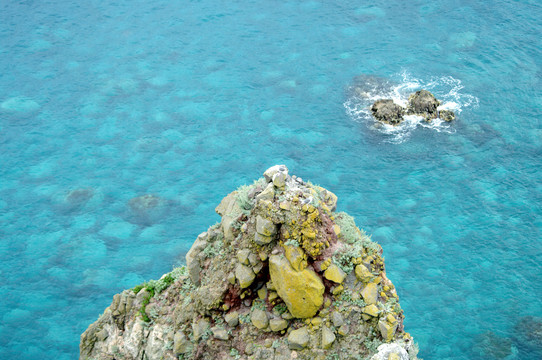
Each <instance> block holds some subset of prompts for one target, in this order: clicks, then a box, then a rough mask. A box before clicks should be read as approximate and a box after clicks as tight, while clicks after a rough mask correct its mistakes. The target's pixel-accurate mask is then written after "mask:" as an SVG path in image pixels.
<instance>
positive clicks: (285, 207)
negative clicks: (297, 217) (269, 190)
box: [279, 201, 291, 210]
mask: <svg viewBox="0 0 542 360" xmlns="http://www.w3.org/2000/svg"><path fill="white" fill-rule="evenodd" d="M290 205H291V203H290V202H289V201H283V202H281V203H280V204H279V206H280V208H281V209H283V210H290Z"/></svg>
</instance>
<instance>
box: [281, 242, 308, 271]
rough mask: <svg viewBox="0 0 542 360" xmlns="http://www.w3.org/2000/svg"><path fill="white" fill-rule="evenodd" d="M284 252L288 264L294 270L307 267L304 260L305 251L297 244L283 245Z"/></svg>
mask: <svg viewBox="0 0 542 360" xmlns="http://www.w3.org/2000/svg"><path fill="white" fill-rule="evenodd" d="M284 252H285V254H286V258H287V259H288V261H289V262H290V265H292V267H293V268H294V269H295V270H296V271H303V269H305V268H306V267H307V265H306V262H305V261H304V260H305V252H303V249H301V248H300V247H299V246H293V245H284Z"/></svg>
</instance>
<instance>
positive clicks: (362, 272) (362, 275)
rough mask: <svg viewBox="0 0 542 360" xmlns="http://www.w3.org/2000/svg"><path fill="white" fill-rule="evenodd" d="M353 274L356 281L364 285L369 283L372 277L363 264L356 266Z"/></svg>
mask: <svg viewBox="0 0 542 360" xmlns="http://www.w3.org/2000/svg"><path fill="white" fill-rule="evenodd" d="M355 273H356V277H357V278H358V280H359V281H363V282H364V283H367V282H369V281H370V280H371V279H372V278H373V277H374V275H373V274H371V272H370V271H369V270H368V269H367V268H366V267H365V265H363V264H360V265H357V266H356V269H355Z"/></svg>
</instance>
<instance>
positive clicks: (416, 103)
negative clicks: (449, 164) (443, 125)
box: [371, 90, 455, 126]
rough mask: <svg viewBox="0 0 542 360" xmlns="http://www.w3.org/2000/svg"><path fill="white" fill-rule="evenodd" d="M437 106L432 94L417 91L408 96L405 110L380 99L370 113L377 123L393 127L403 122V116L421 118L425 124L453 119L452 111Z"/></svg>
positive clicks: (437, 103) (438, 103) (425, 91)
mask: <svg viewBox="0 0 542 360" xmlns="http://www.w3.org/2000/svg"><path fill="white" fill-rule="evenodd" d="M439 105H440V102H439V101H438V100H437V98H436V97H435V96H434V95H433V94H432V93H430V92H429V91H427V90H418V91H416V92H415V93H413V94H411V95H410V96H409V98H408V105H407V107H406V108H404V107H402V106H401V105H399V104H396V103H394V102H393V100H391V99H381V100H377V101H375V102H374V104H373V105H372V106H371V113H372V114H373V116H374V118H375V119H376V120H378V121H379V122H381V123H385V124H389V125H394V126H395V125H399V124H400V123H401V122H402V121H403V119H404V118H403V115H416V116H421V117H422V118H423V119H424V120H425V121H427V122H430V121H431V120H433V119H436V118H440V119H441V120H443V121H446V122H449V121H452V120H454V119H455V114H454V112H453V111H451V110H446V109H441V110H439V109H438V107H439Z"/></svg>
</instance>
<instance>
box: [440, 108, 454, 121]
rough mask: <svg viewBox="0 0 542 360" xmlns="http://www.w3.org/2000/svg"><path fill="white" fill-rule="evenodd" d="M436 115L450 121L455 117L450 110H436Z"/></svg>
mask: <svg viewBox="0 0 542 360" xmlns="http://www.w3.org/2000/svg"><path fill="white" fill-rule="evenodd" d="M438 117H439V118H440V119H441V120H444V121H452V120H454V119H455V114H454V112H453V111H451V110H440V111H439V112H438Z"/></svg>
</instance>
